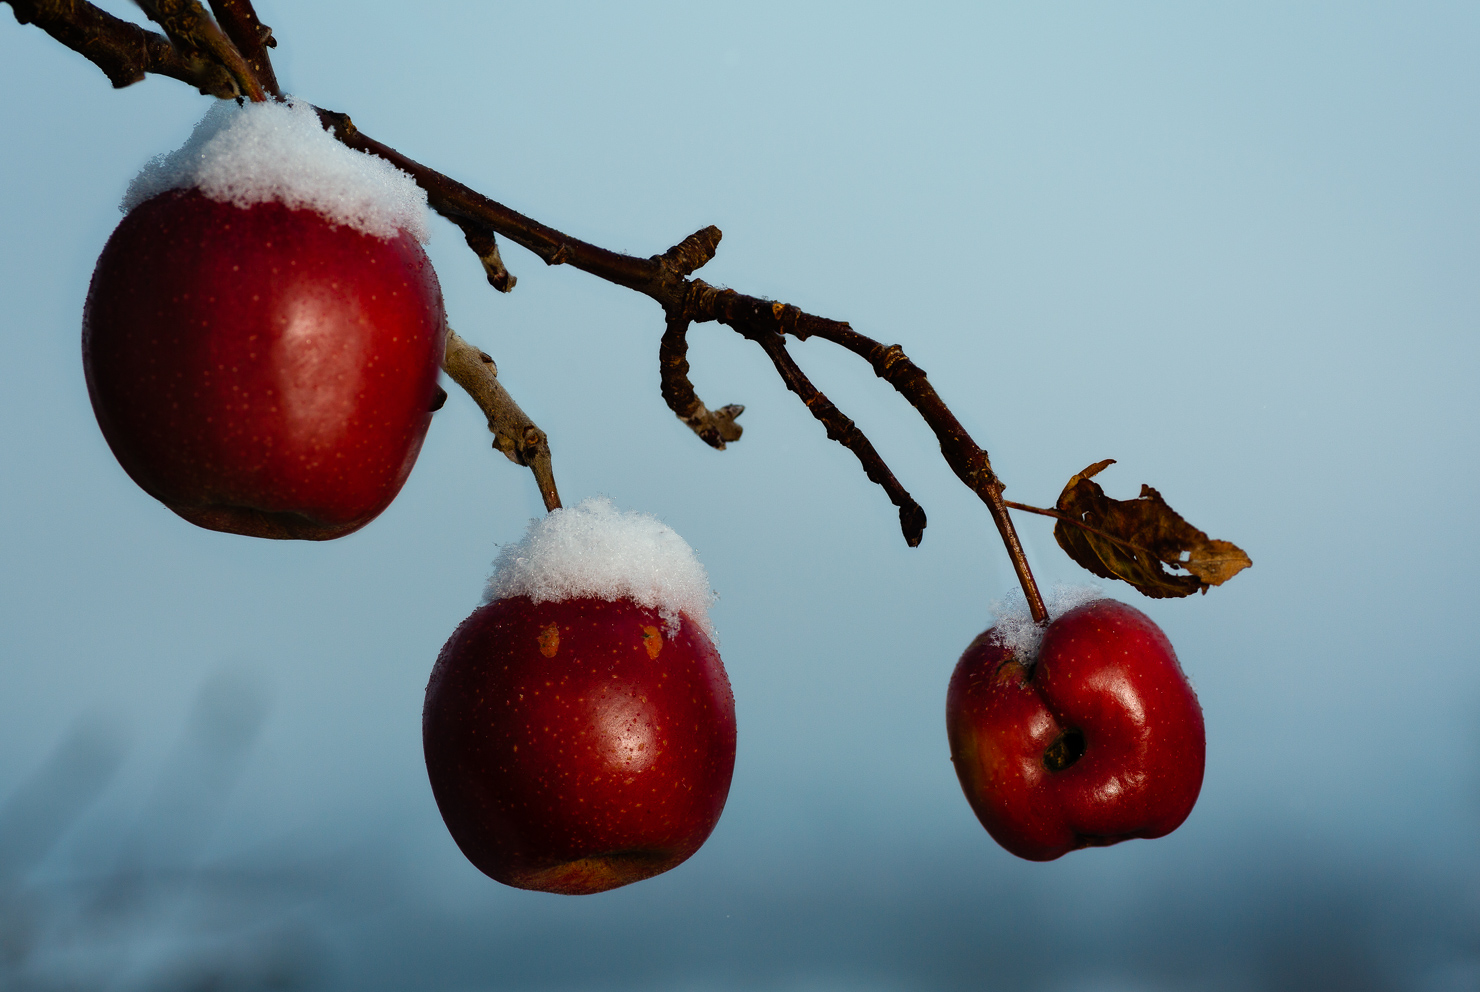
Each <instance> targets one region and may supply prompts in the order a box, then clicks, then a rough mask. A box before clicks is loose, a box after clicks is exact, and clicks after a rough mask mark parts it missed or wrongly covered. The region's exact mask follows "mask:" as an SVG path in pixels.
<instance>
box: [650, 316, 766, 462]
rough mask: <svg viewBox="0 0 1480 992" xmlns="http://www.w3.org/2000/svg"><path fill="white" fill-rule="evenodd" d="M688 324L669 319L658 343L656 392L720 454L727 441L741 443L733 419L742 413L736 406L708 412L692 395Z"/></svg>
mask: <svg viewBox="0 0 1480 992" xmlns="http://www.w3.org/2000/svg"><path fill="white" fill-rule="evenodd" d="M688 333H689V322H688V321H687V320H683V319H677V320H675V319H674V318H672V317H670V318H668V327H667V329H666V330H664V332H663V339H662V340H661V341H660V342H659V343H658V367H659V371H660V372H661V375H662V380H661V382H660V384H659V387H658V388H659V390H660V391H661V392H662V394H663V399H664V401H665V402H666V403H667V404H668V408H669V409H670V410H672V411H673V412H674V413H676V414H678V419H679V420H682V421H683V422H684V423H685V424H688V425H689V428H690V429H691V430H692V431H693V432H694V433H695V434H697V435H699V437H700V439H701V440H702V441H703V442H704V443H705V444H707V445H709V446H710V447H711V448H715V449H716V450H719V451H723V450H725V444H726V443H727V442H729V441H738V440H740V435H741V433H742V432H743V428H742V427H741V426H740V425H739V424H737V423H735V418H736V417H738V416H740V414H742V413H744V412H745V407H743V406H741V405H740V404H738V403H731V404H729V405H728V406H722V407H720V408H719V409H718V410H711V409H709V408H708V407H707V406H705V405H704V402H703V401H702V400H700V399H699V395H698V394H697V393H695V392H694V384H693V383H692V382H690V381H689V357H688V356H689V338H688Z"/></svg>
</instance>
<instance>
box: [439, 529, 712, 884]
mask: <svg viewBox="0 0 1480 992" xmlns="http://www.w3.org/2000/svg"><path fill="white" fill-rule="evenodd" d="M558 512H559V511H558ZM422 739H423V744H424V746H425V750H426V762H427V772H428V774H429V776H430V777H431V782H432V792H433V794H434V795H435V796H436V799H437V806H438V807H439V808H440V809H441V811H442V818H443V820H445V821H446V823H447V828H448V830H450V831H451V833H452V837H453V839H454V840H456V841H457V844H458V846H459V847H460V848H462V851H463V853H464V854H465V855H467V857H468V860H470V861H471V862H472V863H473V864H474V865H476V866H477V867H478V868H479V869H481V870H482V871H483V872H484V873H485V874H487V875H490V876H491V877H493V878H495V879H497V880H498V881H500V882H504V883H506V884H508V885H513V886H517V887H519V888H523V889H538V890H541V891H544V892H560V893H565V894H569V895H579V894H584V893H591V892H601V891H604V890H606V889H611V888H616V887H617V886H619V885H626V884H628V883H630V882H636V881H640V880H641V879H644V878H648V877H650V876H653V875H656V874H658V873H660V872H665V871H667V870H668V869H670V868H672V867H674V866H675V865H677V864H679V863H680V862H682V861H684V860H685V859H687V858H688V857H689V856H690V855H691V854H693V853H694V852H695V851H697V850H698V849H699V846H700V845H701V844H703V843H704V840H705V839H706V838H707V837H708V836H709V834H710V831H712V830H713V829H714V825H715V824H716V823H717V822H718V821H719V815H720V812H721V811H722V810H723V809H724V805H725V797H726V796H727V795H728V793H729V790H730V774H731V772H732V771H733V770H734V766H735V702H734V697H733V696H732V695H731V693H730V683H729V680H728V678H726V676H725V670H724V666H723V665H722V664H721V663H720V658H719V654H718V652H716V651H715V649H714V645H713V643H712V642H711V641H710V640H709V637H708V636H707V635H706V634H705V633H704V631H703V630H702V629H700V627H699V625H698V624H696V623H695V622H694V621H693V620H692V619H691V618H689V617H688V616H687V615H681V622H680V623H679V625H678V629H677V630H676V631H673V630H671V629H668V628H667V627H666V626H665V624H664V621H663V620H662V618H661V617H659V615H658V613H657V612H656V611H655V610H652V609H648V608H644V607H641V606H638V605H637V604H635V603H634V602H632V601H631V600H630V599H618V600H614V601H609V600H605V599H597V598H589V597H580V598H572V599H566V600H562V601H558V602H544V603H538V604H536V603H535V602H533V601H532V600H531V599H529V598H528V597H525V596H516V597H512V598H508V599H498V600H494V601H493V602H492V603H489V604H488V605H486V606H483V607H482V608H480V609H479V610H477V611H476V612H475V613H473V615H472V616H470V617H468V619H467V620H465V621H463V623H462V625H461V626H460V627H458V629H457V631H456V633H454V634H453V635H452V638H451V639H450V640H449V641H448V642H447V645H446V646H445V647H444V648H443V649H442V653H441V655H440V656H438V658H437V664H436V667H434V668H433V669H432V677H431V681H430V683H429V684H428V685H427V695H426V707H425V709H424V710H423V714H422Z"/></svg>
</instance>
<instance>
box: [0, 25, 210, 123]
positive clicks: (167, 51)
mask: <svg viewBox="0 0 1480 992" xmlns="http://www.w3.org/2000/svg"><path fill="white" fill-rule="evenodd" d="M3 2H8V3H9V4H10V8H11V11H12V13H14V14H15V19H16V20H17V21H19V22H20V23H22V24H35V25H36V26H37V27H38V28H40V29H41V30H43V31H45V32H46V33H47V34H49V35H51V36H52V37H53V38H55V39H56V40H57V41H59V42H61V43H62V44H63V45H65V46H67V47H68V48H70V49H72V51H74V52H77V53H78V54H80V55H82V56H83V57H84V58H86V59H87V60H88V61H89V62H91V63H93V64H94V65H96V66H97V67H98V68H99V69H101V70H103V75H105V76H107V77H108V81H109V82H110V83H112V84H113V85H114V86H115V87H116V88H118V89H122V88H123V87H125V86H132V85H133V84H134V83H137V82H139V81H141V80H142V79H143V78H144V74H145V73H149V72H152V73H155V74H156V75H160V76H170V77H172V78H174V79H178V80H180V81H182V82H186V83H189V84H190V85H191V86H194V87H195V88H196V89H198V90H200V91H201V92H202V93H204V94H206V95H207V96H214V97H219V98H221V99H223V100H224V99H230V98H232V97H234V96H236V95H237V94H238V90H237V86H236V83H235V81H234V80H233V79H232V78H231V74H230V73H228V72H227V71H226V70H225V69H223V68H222V67H221V66H219V65H217V64H216V63H214V62H212V61H211V60H210V59H207V58H205V57H203V56H201V55H198V54H191V55H183V54H181V53H180V52H179V51H177V50H176V49H175V46H173V45H171V44H170V41H169V39H168V38H166V37H165V36H164V35H162V34H158V33H156V32H154V31H147V30H145V29H144V28H141V27H139V26H138V25H137V24H133V23H131V22H129V21H125V20H122V19H121V18H117V17H114V16H113V15H112V14H110V13H108V12H107V11H105V10H100V9H98V8H97V7H94V6H93V5H92V4H90V3H84V2H80V0H3Z"/></svg>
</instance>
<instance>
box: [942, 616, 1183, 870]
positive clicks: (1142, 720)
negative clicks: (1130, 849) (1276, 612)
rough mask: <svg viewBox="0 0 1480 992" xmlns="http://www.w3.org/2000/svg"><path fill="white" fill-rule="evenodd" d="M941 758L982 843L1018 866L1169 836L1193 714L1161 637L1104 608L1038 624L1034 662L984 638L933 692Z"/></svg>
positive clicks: (1176, 816)
mask: <svg viewBox="0 0 1480 992" xmlns="http://www.w3.org/2000/svg"><path fill="white" fill-rule="evenodd" d="M946 732H947V735H948V736H949V738H950V743H951V760H952V761H953V762H955V765H956V775H957V777H958V778H959V779H960V780H961V788H962V790H963V791H964V792H965V793H966V799H967V801H968V802H970V803H971V808H972V809H973V810H974V811H975V812H976V815H977V818H978V819H979V820H981V822H982V825H983V826H985V827H986V828H987V832H988V833H990V834H991V835H992V838H993V839H994V840H996V841H997V843H999V844H1001V845H1002V846H1003V847H1005V848H1006V849H1007V850H1009V851H1011V852H1012V853H1013V854H1016V855H1017V856H1019V857H1022V858H1028V859H1029V860H1032V861H1051V860H1053V859H1054V858H1057V857H1061V856H1062V855H1064V854H1067V853H1068V852H1070V851H1073V850H1076V849H1078V848H1081V847H1091V846H1101V845H1106V844H1115V843H1119V842H1120V841H1123V840H1129V839H1131V838H1133V837H1161V836H1163V835H1164V834H1168V833H1170V832H1172V831H1173V830H1175V829H1177V827H1179V826H1180V825H1181V824H1182V821H1183V820H1185V819H1187V814H1189V813H1190V812H1192V807H1193V804H1194V803H1196V802H1197V794H1198V792H1199V790H1201V788H1202V778H1203V760H1204V755H1205V752H1206V743H1205V739H1204V736H1203V718H1202V708H1201V707H1200V706H1199V705H1198V702H1197V696H1196V694H1195V693H1194V692H1193V691H1192V686H1191V685H1189V684H1188V682H1187V677H1186V675H1184V674H1183V673H1182V666H1181V665H1179V664H1178V662H1177V656H1176V654H1175V653H1174V652H1173V651H1172V645H1171V643H1170V642H1168V641H1167V638H1166V635H1165V634H1163V633H1162V632H1161V629H1160V628H1159V627H1157V626H1156V624H1154V623H1152V622H1151V620H1150V618H1149V617H1147V616H1146V615H1145V614H1144V613H1142V612H1141V611H1139V610H1136V609H1134V608H1132V607H1130V606H1127V605H1125V604H1124V603H1118V602H1116V601H1114V600H1109V599H1098V600H1093V601H1091V602H1089V603H1085V604H1084V605H1082V606H1079V607H1076V608H1074V609H1072V610H1069V611H1068V612H1066V613H1065V614H1063V615H1062V616H1060V617H1059V618H1058V619H1057V620H1055V621H1053V622H1052V623H1051V624H1049V626H1048V629H1047V630H1046V631H1045V632H1044V633H1043V640H1042V643H1041V644H1040V646H1039V648H1038V651H1037V654H1036V657H1020V656H1017V655H1015V654H1014V653H1013V652H1012V651H1011V650H1010V649H1009V648H1006V647H1004V646H1003V644H1002V643H1001V640H1000V638H999V636H998V634H997V632H996V631H995V630H987V631H986V632H984V633H983V634H981V635H980V636H979V637H977V638H976V640H974V641H972V642H971V646H970V647H968V648H967V649H966V653H965V654H963V655H962V656H961V660H960V662H958V663H957V665H956V671H955V673H954V674H953V675H952V676H951V685H950V690H949V692H948V693H947V696H946Z"/></svg>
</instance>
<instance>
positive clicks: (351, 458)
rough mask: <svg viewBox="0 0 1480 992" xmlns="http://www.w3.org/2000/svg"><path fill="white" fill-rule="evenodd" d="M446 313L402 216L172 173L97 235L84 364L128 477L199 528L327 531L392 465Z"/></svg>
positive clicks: (404, 454) (377, 507)
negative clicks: (365, 218)
mask: <svg viewBox="0 0 1480 992" xmlns="http://www.w3.org/2000/svg"><path fill="white" fill-rule="evenodd" d="M326 140H329V139H326ZM445 327H446V321H445V317H444V314H443V309H442V293H441V289H440V287H439V285H438V283H437V277H436V274H435V273H434V272H433V271H432V266H431V263H430V262H429V261H428V259H427V257H426V254H425V252H423V251H422V249H421V246H420V245H419V244H417V242H416V240H415V239H414V238H413V237H411V236H410V235H408V234H407V233H405V232H404V231H402V232H400V233H399V234H398V235H397V236H395V237H391V238H379V237H375V236H372V235H370V234H365V233H362V232H361V231H359V230H357V229H355V228H353V227H350V226H346V225H335V224H333V223H330V222H329V221H328V220H326V219H325V218H324V217H322V216H321V215H320V214H318V213H316V212H314V211H313V210H308V209H289V208H288V207H286V206H284V205H283V204H282V203H278V202H263V203H257V204H254V205H252V206H249V207H245V208H243V207H238V206H234V205H232V204H230V203H225V202H218V201H217V200H213V199H208V198H207V197H206V196H204V195H202V194H201V193H200V192H198V191H195V190H189V191H183V190H172V191H169V192H165V193H162V194H160V195H158V196H155V197H153V198H152V199H149V200H147V201H145V202H143V203H141V204H140V205H138V206H137V207H135V208H134V209H133V210H132V211H130V212H129V214H128V215H127V216H126V217H125V218H124V220H123V222H122V223H121V224H120V225H119V227H118V229H117V230H116V231H114V232H113V235H112V237H110V238H109V239H108V244H107V246H106V247H105V248H104V249H103V254H102V257H100V258H99V259H98V264H97V268H96V270H95V271H94V273H93V278H92V286H91V288H90V289H89V291H88V296H87V306H86V309H85V311H84V316H83V331H82V355H83V367H84V369H85V370H86V373H87V387H88V394H89V395H90V396H91V397H92V403H93V409H94V411H95V412H96V414H97V418H98V424H99V426H100V427H101V428H102V430H103V436H104V437H105V438H106V439H107V441H108V444H109V446H110V447H111V448H112V449H113V453H114V454H115V455H116V456H117V457H118V461H119V463H120V464H121V465H122V466H123V468H124V471H126V472H127V473H128V474H129V476H130V477H131V478H132V479H133V480H134V481H135V482H136V483H138V484H139V486H140V487H141V488H143V489H144V491H145V492H147V493H149V494H150V495H151V496H153V497H155V498H156V499H158V500H159V501H160V502H162V503H164V504H165V505H166V506H167V507H169V508H170V509H171V510H173V511H175V512H176V513H178V514H179V515H180V516H182V517H184V518H185V519H186V520H189V521H190V522H191V523H194V524H198V525H200V526H202V527H206V528H209V529H212V530H220V531H229V532H231V533H236V534H247V535H251V536H255V537H273V538H305V539H310V540H326V539H329V538H335V537H340V536H342V535H344V534H348V533H349V532H351V531H353V530H356V529H358V528H360V527H363V526H364V525H365V524H367V523H369V522H370V521H371V520H373V519H374V518H375V517H376V516H377V515H378V514H379V513H380V512H381V511H382V510H384V509H385V508H386V507H387V506H388V505H389V504H390V502H391V500H392V499H394V498H395V496H396V494H397V493H398V492H399V491H400V489H401V486H402V484H403V483H404V482H405V481H406V477H407V475H408V474H409V473H410V471H411V467H412V464H413V463H414V462H415V461H416V456H417V453H418V452H419V451H420V450H421V443H422V439H423V438H424V436H425V435H426V431H427V427H428V425H429V423H430V421H431V413H432V406H433V402H434V396H437V395H438V391H437V374H438V369H439V367H440V365H441V360H442V348H443V343H444V340H445V333H446V331H445Z"/></svg>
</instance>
